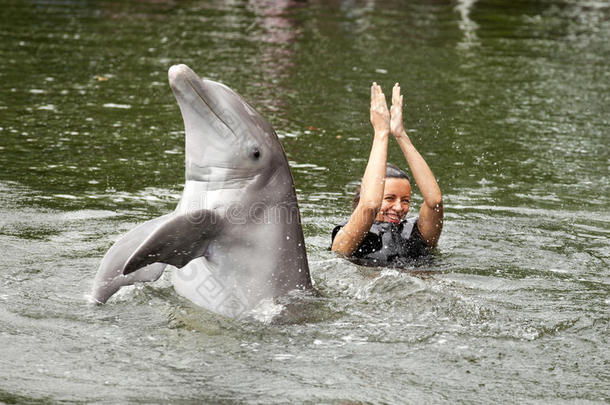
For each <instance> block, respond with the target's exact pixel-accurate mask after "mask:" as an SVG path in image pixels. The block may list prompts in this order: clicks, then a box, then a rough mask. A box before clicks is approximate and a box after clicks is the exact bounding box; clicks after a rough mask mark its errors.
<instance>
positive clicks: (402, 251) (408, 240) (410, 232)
mask: <svg viewBox="0 0 610 405" xmlns="http://www.w3.org/2000/svg"><path fill="white" fill-rule="evenodd" d="M417 219H418V217H415V218H410V219H408V220H403V221H401V222H400V223H398V224H394V223H392V222H378V221H375V222H373V225H371V229H370V230H369V232H368V233H367V234H366V236H365V237H364V239H363V240H362V242H361V243H360V246H358V248H357V249H356V250H355V251H354V253H352V256H351V257H350V260H352V261H353V262H355V263H357V264H362V265H365V266H389V267H402V266H405V265H412V264H413V263H414V261H415V260H416V259H418V258H422V257H426V256H429V254H430V248H429V247H428V245H427V244H426V241H424V238H423V237H422V235H421V233H420V232H419V229H418V228H417ZM346 223H347V222H346ZM344 225H345V223H344V224H342V225H338V226H336V227H335V229H333V234H332V241H334V240H335V236H336V235H337V232H339V229H341V227H343V226H344ZM332 241H331V244H332Z"/></svg>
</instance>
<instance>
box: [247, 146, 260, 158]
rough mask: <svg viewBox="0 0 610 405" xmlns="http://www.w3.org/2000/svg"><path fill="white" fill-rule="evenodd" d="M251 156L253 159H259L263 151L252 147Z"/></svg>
mask: <svg viewBox="0 0 610 405" xmlns="http://www.w3.org/2000/svg"><path fill="white" fill-rule="evenodd" d="M250 156H252V158H253V159H258V158H260V157H261V151H260V150H259V149H258V148H254V149H252V152H251V153H250Z"/></svg>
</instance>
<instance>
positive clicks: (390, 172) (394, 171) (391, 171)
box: [352, 163, 411, 211]
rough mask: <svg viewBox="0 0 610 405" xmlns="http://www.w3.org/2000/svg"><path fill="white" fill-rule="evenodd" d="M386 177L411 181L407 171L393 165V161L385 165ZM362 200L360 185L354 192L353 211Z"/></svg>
mask: <svg viewBox="0 0 610 405" xmlns="http://www.w3.org/2000/svg"><path fill="white" fill-rule="evenodd" d="M385 178H386V179H388V178H390V179H405V180H407V181H408V182H409V183H411V178H410V177H409V175H407V173H405V172H404V171H402V169H400V168H399V167H398V166H395V165H393V164H392V163H388V164H386V166H385ZM359 202H360V186H358V187H357V188H356V191H355V192H354V199H353V200H352V211H353V210H355V209H356V207H357V206H358V203H359Z"/></svg>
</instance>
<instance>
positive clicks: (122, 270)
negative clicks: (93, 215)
mask: <svg viewBox="0 0 610 405" xmlns="http://www.w3.org/2000/svg"><path fill="white" fill-rule="evenodd" d="M168 76H169V84H170V86H171V88H172V90H173V92H174V95H175V96H176V100H177V101H178V105H179V106H180V110H181V112H182V117H183V119H184V127H185V135H186V147H185V155H186V156H185V161H186V162H185V163H186V183H185V185H184V191H183V193H182V198H181V199H180V202H179V203H178V206H177V207H176V210H175V211H174V212H173V213H170V214H167V215H164V216H162V217H159V218H156V219H153V220H150V221H148V222H145V223H143V224H141V225H139V226H138V227H136V228H135V229H133V230H132V231H130V232H128V233H127V234H125V235H124V236H122V237H121V238H120V239H119V240H118V241H117V242H116V243H115V244H114V245H113V246H112V247H111V248H110V250H109V251H108V252H107V253H106V255H105V256H104V258H103V259H102V262H101V264H100V267H99V269H98V272H97V275H96V277H95V281H94V286H93V291H92V298H93V299H94V300H95V301H97V302H99V303H104V302H106V301H107V300H108V299H109V298H110V297H111V296H112V295H113V294H114V293H115V292H117V291H118V290H119V289H120V288H121V287H122V286H126V285H130V284H133V283H135V282H138V281H154V280H157V279H158V278H159V277H160V276H161V275H162V273H163V271H164V270H165V269H166V267H168V266H174V267H176V268H177V269H174V272H173V274H172V283H173V285H174V288H175V290H176V291H177V292H178V293H179V294H180V295H182V296H184V297H186V298H188V299H189V300H191V301H192V302H194V303H195V304H197V305H199V306H201V307H204V308H206V309H208V310H210V311H212V312H216V313H219V314H222V315H226V316H230V317H235V318H240V317H242V316H244V315H245V314H247V313H248V312H249V311H251V310H253V309H255V308H257V306H259V305H261V303H264V302H268V301H269V300H273V298H275V297H279V296H282V295H286V294H287V293H289V292H290V291H292V290H309V289H311V288H312V283H311V278H310V274H309V267H308V263H307V256H306V252H305V241H304V238H303V230H302V227H301V218H300V212H299V208H298V204H297V199H296V193H295V189H294V182H293V179H292V175H291V173H290V168H289V166H288V161H287V159H286V155H285V153H284V149H283V148H282V145H281V143H280V141H279V139H278V137H277V135H276V133H275V131H274V129H273V128H272V127H271V125H270V124H269V123H268V122H267V121H266V120H265V119H264V118H263V117H261V115H260V114H259V113H258V112H256V110H254V108H252V107H251V106H250V105H248V104H247V103H246V102H245V101H244V100H243V99H242V98H241V97H240V96H239V95H238V94H237V93H236V92H234V91H233V90H231V89H230V88H228V87H227V86H225V85H223V84H220V83H217V82H213V81H210V80H201V79H200V78H199V77H198V76H197V75H196V74H195V72H193V71H192V70H191V69H190V68H189V67H188V66H186V65H175V66H172V67H171V68H170V69H169V72H168Z"/></svg>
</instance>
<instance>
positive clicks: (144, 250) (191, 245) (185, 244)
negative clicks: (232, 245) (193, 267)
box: [123, 210, 223, 275]
mask: <svg viewBox="0 0 610 405" xmlns="http://www.w3.org/2000/svg"><path fill="white" fill-rule="evenodd" d="M222 225H223V219H222V218H221V217H220V216H219V215H218V214H215V213H214V212H213V211H210V210H195V211H189V212H188V213H186V214H176V215H172V216H170V217H169V218H168V219H167V220H166V221H164V222H163V223H162V224H160V225H159V226H158V227H157V228H156V229H155V230H154V231H153V232H152V233H151V234H150V236H149V237H148V238H146V240H144V241H143V242H142V243H141V244H140V245H139V246H138V248H137V249H136V250H135V251H134V252H133V253H132V254H131V256H130V257H129V259H127V261H126V262H125V266H124V267H123V274H124V275H127V274H129V273H133V272H134V271H136V270H138V269H141V268H142V267H144V266H147V265H149V264H152V263H166V264H171V265H172V266H176V267H178V268H181V267H184V266H185V265H187V264H188V263H189V262H190V261H191V260H193V259H195V258H197V257H201V256H205V254H206V251H207V248H208V245H209V241H210V239H212V238H214V236H216V235H217V234H218V231H219V230H220V229H221V228H222Z"/></svg>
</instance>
